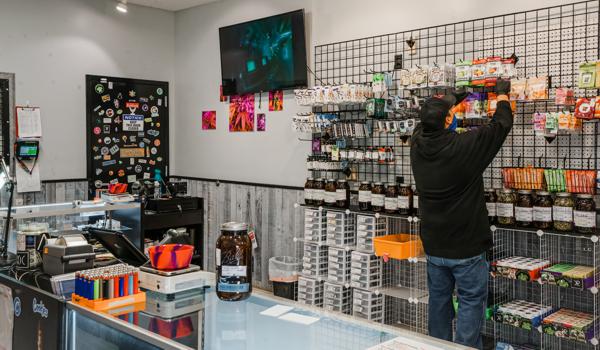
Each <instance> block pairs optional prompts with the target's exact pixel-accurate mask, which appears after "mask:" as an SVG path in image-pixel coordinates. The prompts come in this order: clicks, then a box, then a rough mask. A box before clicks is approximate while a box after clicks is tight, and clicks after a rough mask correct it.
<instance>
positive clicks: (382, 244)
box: [373, 233, 423, 260]
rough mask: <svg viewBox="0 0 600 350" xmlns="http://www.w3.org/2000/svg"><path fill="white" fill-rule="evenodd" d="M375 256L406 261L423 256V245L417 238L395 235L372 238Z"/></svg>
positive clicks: (402, 234) (401, 234)
mask: <svg viewBox="0 0 600 350" xmlns="http://www.w3.org/2000/svg"><path fill="white" fill-rule="evenodd" d="M373 244H374V246H375V255H377V256H380V257H381V256H383V257H388V258H390V259H396V260H406V259H409V258H416V257H419V256H421V255H423V243H422V242H421V240H420V239H419V237H418V236H415V235H409V234H404V233H400V234H395V235H388V236H381V237H375V238H373Z"/></svg>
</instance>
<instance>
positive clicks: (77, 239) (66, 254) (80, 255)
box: [43, 234, 96, 276]
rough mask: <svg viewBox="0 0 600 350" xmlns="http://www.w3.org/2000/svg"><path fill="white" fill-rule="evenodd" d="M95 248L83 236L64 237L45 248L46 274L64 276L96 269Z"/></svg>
mask: <svg viewBox="0 0 600 350" xmlns="http://www.w3.org/2000/svg"><path fill="white" fill-rule="evenodd" d="M95 257H96V254H95V253H94V248H93V247H92V246H91V245H90V244H88V242H87V240H86V239H85V237H83V235H81V234H71V235H63V236H60V237H58V239H56V241H54V242H53V243H52V244H48V245H46V246H45V247H44V254H43V262H44V272H45V273H47V274H49V275H52V276H54V275H62V274H65V273H70V272H75V271H79V270H85V269H91V268H92V267H94V258H95Z"/></svg>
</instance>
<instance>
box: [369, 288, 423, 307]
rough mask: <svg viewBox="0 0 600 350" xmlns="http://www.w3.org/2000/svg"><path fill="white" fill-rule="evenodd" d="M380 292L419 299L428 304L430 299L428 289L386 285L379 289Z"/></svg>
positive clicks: (411, 299)
mask: <svg viewBox="0 0 600 350" xmlns="http://www.w3.org/2000/svg"><path fill="white" fill-rule="evenodd" d="M379 292H380V293H381V294H383V295H387V296H389V297H392V298H398V299H403V300H409V301H413V302H414V301H415V300H416V301H418V302H419V303H424V304H427V302H428V301H429V295H428V294H427V292H426V291H423V290H420V289H414V288H407V287H384V288H381V289H379Z"/></svg>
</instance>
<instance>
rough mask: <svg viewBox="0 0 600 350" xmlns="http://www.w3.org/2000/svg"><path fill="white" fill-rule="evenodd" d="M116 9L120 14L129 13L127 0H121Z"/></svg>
mask: <svg viewBox="0 0 600 350" xmlns="http://www.w3.org/2000/svg"><path fill="white" fill-rule="evenodd" d="M116 9H117V11H119V12H122V13H127V0H119V2H118V3H117V7H116Z"/></svg>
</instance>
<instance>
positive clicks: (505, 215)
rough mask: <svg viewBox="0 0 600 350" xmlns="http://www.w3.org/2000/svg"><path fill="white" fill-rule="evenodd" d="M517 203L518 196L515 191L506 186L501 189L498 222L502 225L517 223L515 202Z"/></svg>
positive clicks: (497, 207) (497, 209) (497, 204)
mask: <svg viewBox="0 0 600 350" xmlns="http://www.w3.org/2000/svg"><path fill="white" fill-rule="evenodd" d="M516 203H517V196H516V194H515V191H513V190H511V189H509V188H505V189H503V190H502V191H500V194H499V195H498V202H497V203H496V215H497V216H498V223H499V224H500V225H514V224H515V204H516Z"/></svg>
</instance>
